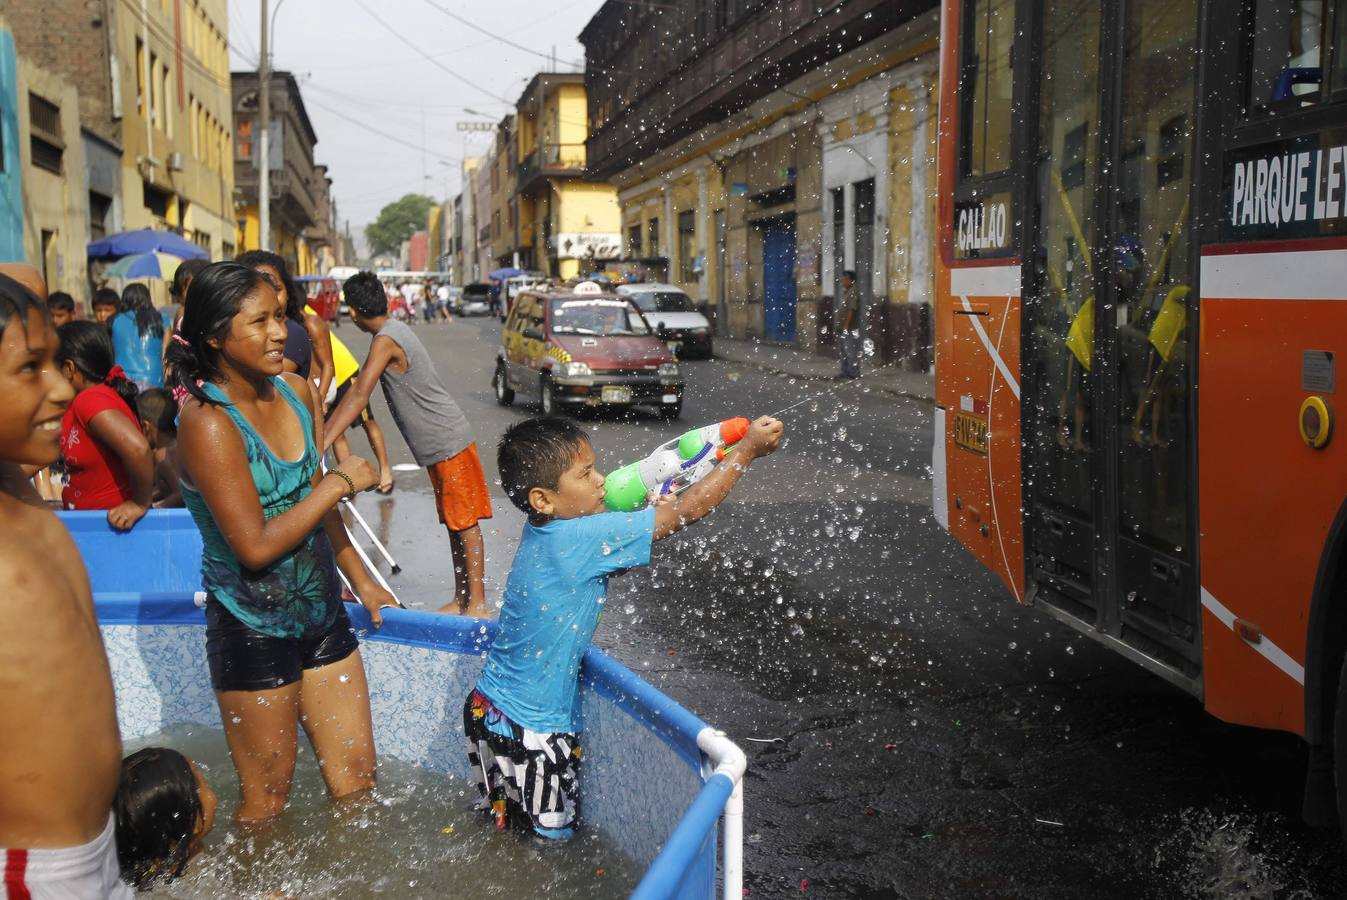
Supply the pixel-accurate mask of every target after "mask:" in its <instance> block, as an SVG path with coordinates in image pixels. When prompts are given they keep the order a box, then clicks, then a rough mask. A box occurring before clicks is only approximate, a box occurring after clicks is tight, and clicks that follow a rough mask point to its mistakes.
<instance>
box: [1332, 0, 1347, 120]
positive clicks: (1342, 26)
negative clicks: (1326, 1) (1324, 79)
mask: <svg viewBox="0 0 1347 900" xmlns="http://www.w3.org/2000/svg"><path fill="white" fill-rule="evenodd" d="M1344 91H1347V0H1338V5H1337V9H1336V11H1335V12H1334V14H1333V92H1334V93H1335V94H1337V95H1339V96H1341V94H1342V92H1344Z"/></svg>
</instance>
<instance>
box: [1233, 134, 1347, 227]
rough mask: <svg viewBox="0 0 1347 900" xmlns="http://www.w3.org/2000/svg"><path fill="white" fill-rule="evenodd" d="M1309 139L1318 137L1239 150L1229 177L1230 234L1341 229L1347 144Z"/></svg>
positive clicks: (1346, 203) (1346, 198) (1346, 213)
mask: <svg viewBox="0 0 1347 900" xmlns="http://www.w3.org/2000/svg"><path fill="white" fill-rule="evenodd" d="M1308 142H1313V143H1317V137H1316V136H1310V137H1309V138H1297V139H1294V140H1292V141H1283V142H1277V143H1275V144H1270V145H1269V144H1265V145H1261V146H1259V147H1254V148H1249V149H1247V150H1244V151H1241V152H1239V153H1238V154H1237V155H1235V159H1234V160H1233V161H1232V163H1231V164H1230V166H1229V167H1228V168H1227V171H1226V178H1225V181H1226V192H1225V210H1224V213H1223V214H1222V216H1221V223H1222V229H1221V230H1222V232H1223V236H1224V237H1225V238H1226V239H1228V240H1229V239H1238V240H1250V239H1266V238H1277V237H1312V236H1315V235H1318V234H1323V233H1328V232H1330V231H1332V232H1337V231H1338V230H1339V229H1340V224H1341V220H1343V219H1347V146H1344V145H1333V146H1329V147H1318V146H1309V145H1308ZM1330 223H1331V224H1332V227H1331V228H1330V227H1328V226H1329V225H1330Z"/></svg>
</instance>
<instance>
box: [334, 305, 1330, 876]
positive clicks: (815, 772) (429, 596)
mask: <svg viewBox="0 0 1347 900" xmlns="http://www.w3.org/2000/svg"><path fill="white" fill-rule="evenodd" d="M338 334H339V335H340V336H341V337H342V339H343V340H345V341H347V342H349V343H350V344H351V347H352V350H353V351H355V352H356V354H357V355H358V356H362V357H363V355H364V351H365V347H366V338H365V336H363V335H360V334H358V333H356V332H355V331H354V329H352V328H350V327H349V326H347V327H343V328H342V329H341V330H340V331H339V332H338ZM418 334H419V335H420V336H421V338H422V340H423V341H425V343H426V345H427V347H428V348H429V350H430V352H431V354H432V356H433V357H434V359H435V362H436V365H437V366H438V367H439V370H440V373H441V376H442V378H443V379H444V381H445V383H446V384H447V385H448V387H449V389H450V391H451V392H452V393H453V394H454V396H455V398H456V399H457V400H458V402H459V404H460V405H461V406H462V407H463V410H464V412H465V413H466V415H467V417H468V419H469V421H470V422H471V423H472V425H473V428H474V430H475V433H476V436H477V439H478V444H479V449H480V451H481V458H482V462H483V464H484V466H485V467H486V470H487V479H488V483H490V484H492V486H493V487H492V491H493V496H492V500H493V504H494V507H495V512H496V517H495V519H493V520H492V521H491V522H490V523H484V528H485V530H486V539H487V554H488V601H489V602H493V603H494V602H495V601H497V600H498V599H499V596H500V589H501V585H502V582H503V578H504V575H505V573H506V571H507V570H508V566H509V562H510V557H511V554H512V553H513V549H514V546H515V543H516V542H517V539H518V533H519V529H520V527H521V525H522V521H523V519H522V515H521V514H520V513H518V512H517V511H516V510H514V509H513V508H511V507H510V506H509V505H508V501H506V500H505V498H504V496H503V494H501V493H500V491H499V488H498V487H497V486H495V480H496V475H495V465H494V462H495V460H494V456H495V453H494V444H495V441H496V439H497V438H498V437H499V435H500V433H501V432H502V431H503V430H504V428H505V427H507V426H508V425H509V424H510V423H512V422H515V421H518V420H520V419H521V418H523V417H526V416H530V415H535V414H536V409H535V408H533V407H529V406H525V405H524V402H523V401H522V400H517V401H516V403H515V405H514V406H513V407H511V408H502V407H499V406H497V405H496V403H495V400H494V398H493V397H492V394H491V390H490V384H489V380H490V373H491V367H492V361H493V358H494V353H495V348H496V345H497V341H498V339H499V324H498V323H496V322H495V321H494V320H491V319H486V318H477V319H462V318H457V319H455V320H454V322H453V323H451V324H449V325H446V326H422V327H420V328H418ZM684 368H685V371H686V374H687V379H688V390H687V394H686V398H685V405H684V410H683V417H682V419H681V420H679V421H678V422H675V423H666V422H664V421H662V420H660V419H658V418H657V417H655V416H654V415H653V414H645V413H637V414H634V415H631V416H628V417H617V416H614V415H611V414H605V415H584V416H582V417H581V423H582V424H583V425H584V426H585V427H586V428H587V429H588V430H589V432H590V433H591V435H592V437H593V440H594V444H595V448H596V450H597V452H598V456H599V461H600V467H601V468H602V469H603V470H604V471H609V470H611V469H612V468H614V467H616V466H617V465H620V464H621V463H624V462H628V461H631V460H633V459H635V458H637V457H639V456H642V455H644V454H645V453H646V452H648V450H649V449H651V448H653V447H654V446H656V445H657V444H659V443H660V442H663V441H665V440H668V439H669V438H671V437H674V436H677V435H678V434H679V433H681V432H682V431H683V430H686V429H687V428H689V427H692V426H694V425H701V424H706V423H709V422H713V421H716V420H719V419H723V418H726V417H728V416H732V415H748V416H756V415H761V414H764V413H775V412H776V411H777V410H781V409H784V408H786V407H790V406H792V405H793V404H796V403H797V402H798V401H800V400H802V399H805V398H810V397H812V398H813V399H809V400H807V401H806V402H804V403H801V404H799V405H796V406H794V408H792V409H790V410H789V411H788V412H785V413H783V414H782V416H781V417H782V419H783V421H784V422H785V423H786V428H787V438H786V440H785V442H784V443H783V445H782V448H781V450H780V451H779V452H778V453H776V454H775V455H774V456H772V457H769V458H767V459H764V460H761V461H759V462H757V463H755V464H754V466H753V467H752V469H751V470H750V471H749V473H748V474H747V475H746V476H745V478H744V480H743V481H742V482H741V483H740V485H739V487H738V488H737V490H736V492H735V493H734V494H733V495H732V496H731V499H730V501H728V502H727V503H726V504H724V505H723V506H722V507H721V508H720V509H719V510H718V511H717V512H715V513H714V514H713V515H712V516H711V517H710V518H709V519H708V520H707V521H705V522H703V523H700V524H698V525H696V526H693V527H692V528H690V529H689V530H688V531H686V532H684V533H682V534H680V535H678V536H675V537H674V538H671V539H670V540H669V541H667V542H666V543H663V544H660V545H659V546H657V548H656V552H655V559H656V562H655V564H654V565H653V566H652V567H651V569H650V570H648V571H641V572H634V573H631V574H629V575H626V576H624V577H622V578H619V579H615V580H614V582H613V584H612V587H611V590H610V593H609V597H608V601H607V612H606V614H605V616H604V619H603V622H602V623H601V625H600V628H599V632H598V634H597V636H596V641H597V643H598V644H599V645H600V646H601V647H603V648H604V649H605V650H607V651H608V652H609V653H611V654H613V655H614V656H616V657H617V658H618V659H619V660H621V661H622V662H624V663H625V664H626V665H628V666H629V667H630V668H632V669H633V670H634V671H636V672H637V673H639V674H641V675H642V676H643V677H645V678H646V679H647V680H649V681H650V682H651V683H652V684H654V685H655V686H656V687H657V688H659V689H660V690H662V691H665V692H667V693H668V694H670V695H671V696H673V697H674V698H675V699H677V700H678V701H679V702H681V703H683V704H684V705H685V706H687V707H688V708H689V709H691V710H692V711H693V712H695V713H696V714H697V715H699V716H701V717H702V718H703V719H705V720H706V721H708V722H710V723H712V724H714V725H716V726H717V727H720V728H723V729H724V730H726V731H727V732H728V733H729V735H730V736H731V737H732V738H733V739H734V740H735V741H737V742H738V743H739V744H740V746H742V747H743V748H744V749H745V751H746V752H747V754H748V756H749V768H748V774H747V777H746V782H745V795H746V824H745V834H746V844H747V846H746V848H745V849H746V870H747V872H746V881H745V883H746V886H747V893H748V895H749V896H752V897H779V896H799V895H801V894H802V893H803V895H805V896H819V897H876V898H879V897H914V898H925V897H970V896H971V897H1041V896H1051V897H1232V896H1234V897H1303V898H1318V897H1324V898H1327V897H1340V896H1343V895H1344V893H1347V866H1345V865H1344V857H1343V852H1342V849H1341V846H1340V844H1339V841H1338V837H1337V835H1336V833H1334V832H1332V831H1315V830H1311V829H1308V828H1306V827H1305V826H1303V825H1302V824H1300V820H1299V804H1300V800H1301V796H1300V789H1301V777H1302V773H1303V765H1304V750H1303V747H1302V746H1301V744H1300V742H1299V740H1298V739H1297V738H1295V737H1293V736H1290V735H1286V734H1279V733H1272V732H1260V731H1254V730H1251V729H1245V728H1238V727H1233V726H1228V725H1225V724H1223V723H1221V722H1219V721H1217V720H1215V719H1214V718H1212V717H1210V716H1209V715H1207V714H1206V713H1205V712H1204V711H1203V710H1202V708H1201V705H1200V703H1199V702H1198V701H1197V700H1195V699H1193V698H1191V697H1189V696H1188V695H1186V694H1183V693H1181V692H1179V691H1178V690H1177V689H1174V688H1172V687H1170V686H1169V685H1168V684H1166V683H1165V682H1163V681H1161V680H1160V679H1158V678H1156V677H1154V676H1152V675H1150V674H1148V673H1146V672H1144V671H1143V670H1142V669H1140V668H1139V667H1136V666H1134V665H1132V664H1131V663H1129V662H1127V661H1125V660H1123V659H1122V658H1121V657H1119V656H1117V655H1115V654H1113V653H1111V652H1108V651H1106V650H1105V649H1104V648H1103V647H1101V646H1099V645H1097V644H1095V643H1093V642H1091V641H1089V640H1086V639H1084V638H1082V637H1080V636H1078V635H1077V634H1076V633H1075V632H1073V631H1071V630H1069V629H1067V628H1066V627H1065V626H1063V625H1060V624H1058V623H1056V622H1055V621H1053V620H1051V619H1049V618H1048V617H1047V616H1046V615H1044V614H1042V613H1040V612H1037V611H1035V610H1032V609H1026V608H1022V607H1019V606H1017V605H1016V604H1015V603H1014V602H1013V600H1012V599H1011V598H1010V596H1009V594H1008V593H1007V592H1006V591H1005V590H1004V589H1003V588H1002V587H1001V586H1000V584H999V582H997V581H995V579H994V578H993V577H992V576H991V575H990V574H988V573H987V572H986V571H985V570H984V569H983V568H982V567H981V566H979V565H977V564H976V563H975V561H974V560H973V559H972V557H971V556H969V555H968V554H967V553H966V552H965V551H964V550H963V549H962V548H961V547H960V546H958V545H957V543H956V542H955V541H954V540H953V539H952V538H950V537H949V535H947V534H946V533H944V532H943V531H942V530H941V529H940V528H939V526H938V525H936V523H935V521H934V519H933V517H932V516H931V512H930V508H929V488H928V483H927V480H926V479H927V477H928V466H929V463H930V440H931V438H930V431H931V418H930V409H929V407H928V406H927V405H926V404H923V403H920V402H918V401H911V400H904V399H900V398H897V397H894V396H892V395H888V394H883V393H879V392H876V391H870V390H869V389H867V388H866V386H865V382H864V381H862V382H860V383H859V385H857V384H830V383H828V382H824V381H820V380H803V379H793V378H790V377H786V376H782V375H773V374H767V373H766V372H764V371H761V370H759V369H756V368H752V367H748V366H741V365H736V364H730V363H727V362H724V361H721V360H714V361H709V362H691V363H685V364H684ZM815 395H817V396H815ZM376 410H378V412H379V415H380V417H381V420H382V421H383V422H384V423H385V426H386V430H387V432H388V434H389V450H390V453H391V455H392V459H393V462H394V463H409V462H410V461H411V458H410V455H409V453H408V452H407V450H406V447H405V446H404V445H403V444H402V441H401V439H400V438H399V437H398V436H397V434H396V430H395V429H394V428H393V427H392V422H391V419H390V418H389V417H388V415H387V413H386V410H385V408H384V407H383V405H382V398H379V399H378V400H376ZM352 446H353V447H354V448H356V452H365V449H364V448H365V444H364V439H363V437H362V436H360V435H359V434H358V433H356V434H353V436H352ZM359 508H360V509H361V510H362V512H363V513H364V515H365V516H366V518H367V519H368V520H369V521H370V522H371V524H372V525H374V526H375V528H376V529H377V530H378V531H379V532H380V534H381V536H382V537H386V538H387V539H388V544H389V547H390V549H391V551H392V553H393V554H394V555H395V556H396V557H397V558H398V562H399V563H400V564H401V566H402V568H403V571H402V573H401V574H399V575H397V576H394V577H393V579H392V582H393V585H394V587H395V589H396V590H397V591H398V593H399V594H400V596H401V597H402V599H403V601H404V602H405V603H406V604H407V605H409V606H414V607H423V608H437V607H439V606H440V605H442V604H443V603H444V602H445V601H446V600H447V599H448V596H449V581H448V569H449V563H448V553H447V549H448V544H447V541H446V540H445V539H444V538H443V532H442V530H441V529H440V527H439V526H438V525H437V523H436V522H435V520H434V513H433V511H432V507H431V504H430V495H429V485H428V483H427V482H426V479H425V475H424V474H423V473H421V472H402V473H399V481H398V486H397V490H396V492H395V494H394V496H393V498H391V499H387V498H381V497H378V496H377V495H375V494H365V495H363V496H362V497H361V498H360V500H359Z"/></svg>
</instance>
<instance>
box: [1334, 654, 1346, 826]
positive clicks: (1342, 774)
mask: <svg viewBox="0 0 1347 900" xmlns="http://www.w3.org/2000/svg"><path fill="white" fill-rule="evenodd" d="M1333 781H1334V788H1335V799H1336V800H1337V806H1338V827H1339V828H1340V829H1341V830H1342V839H1343V841H1344V842H1347V659H1344V660H1343V665H1342V671H1340V672H1339V673H1338V697H1337V702H1336V703H1335V705H1334V708H1333Z"/></svg>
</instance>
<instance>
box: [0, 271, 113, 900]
mask: <svg viewBox="0 0 1347 900" xmlns="http://www.w3.org/2000/svg"><path fill="white" fill-rule="evenodd" d="M0 271H5V270H0ZM8 271H9V272H11V273H12V274H11V275H0V396H3V397H5V403H4V405H3V406H2V407H0V615H3V616H4V617H5V618H7V619H8V620H9V621H11V622H17V621H20V620H22V621H23V623H24V626H23V628H22V629H12V628H11V629H4V630H3V633H0V659H3V660H4V665H3V666H0V734H3V735H4V740H3V741H0V847H4V848H9V849H5V850H3V851H0V852H3V853H4V855H5V861H4V863H5V867H4V875H3V878H4V886H5V888H6V889H7V891H8V895H9V896H11V897H13V896H25V897H32V898H33V900H43V898H55V897H114V898H129V897H130V896H131V893H130V891H129V890H128V889H127V887H126V886H125V885H124V884H122V882H121V880H120V879H119V875H118V867H117V848H116V846H115V843H114V841H113V820H112V815H111V810H112V798H113V795H114V794H115V793H116V790H117V779H118V777H119V775H120V772H121V756H122V744H121V739H120V737H119V736H118V733H117V715H116V708H115V705H114V701H113V695H112V675H111V673H110V672H109V670H108V661H107V657H106V656H105V655H104V653H103V640H102V637H101V636H100V634H99V631H98V623H97V621H96V620H95V618H94V608H93V597H92V595H91V593H90V589H89V578H88V576H87V575H86V574H85V571H84V563H83V561H82V560H81V558H80V555H79V551H78V550H76V548H75V544H74V542H73V541H72V540H71V538H70V535H69V534H68V533H67V532H66V530H65V528H64V527H63V526H62V525H61V523H60V522H59V521H58V520H57V518H56V516H55V515H53V514H52V513H51V512H49V511H48V510H47V508H46V505H45V504H44V503H43V502H42V500H41V498H40V497H39V496H38V494H37V492H36V490H34V488H33V486H32V484H31V482H30V481H29V480H28V479H29V475H30V474H31V472H32V471H33V470H35V469H39V468H41V467H43V466H47V465H49V464H51V463H52V462H54V461H55V460H56V457H57V454H58V452H59V442H60V437H61V415H62V413H64V412H65V408H66V407H67V406H68V405H69V404H70V401H71V399H72V398H73V395H74V392H73V391H72V389H71V388H70V384H69V382H67V381H66V380H65V378H64V377H63V376H62V375H61V370H60V368H59V367H58V366H57V365H56V346H57V340H56V331H55V329H53V328H52V326H51V322H50V320H49V319H48V317H47V311H46V307H45V306H44V305H43V304H42V302H41V300H40V299H39V297H38V295H37V294H35V293H34V292H33V291H32V290H30V289H28V288H26V287H24V284H33V283H34V282H36V283H37V284H39V285H40V279H37V277H36V274H35V272H34V271H29V272H26V273H25V272H19V271H15V270H13V269H12V268H11V269H8ZM16 277H17V278H18V280H16ZM20 281H22V283H20ZM34 610H40V614H39V615H33V611H34Z"/></svg>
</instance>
